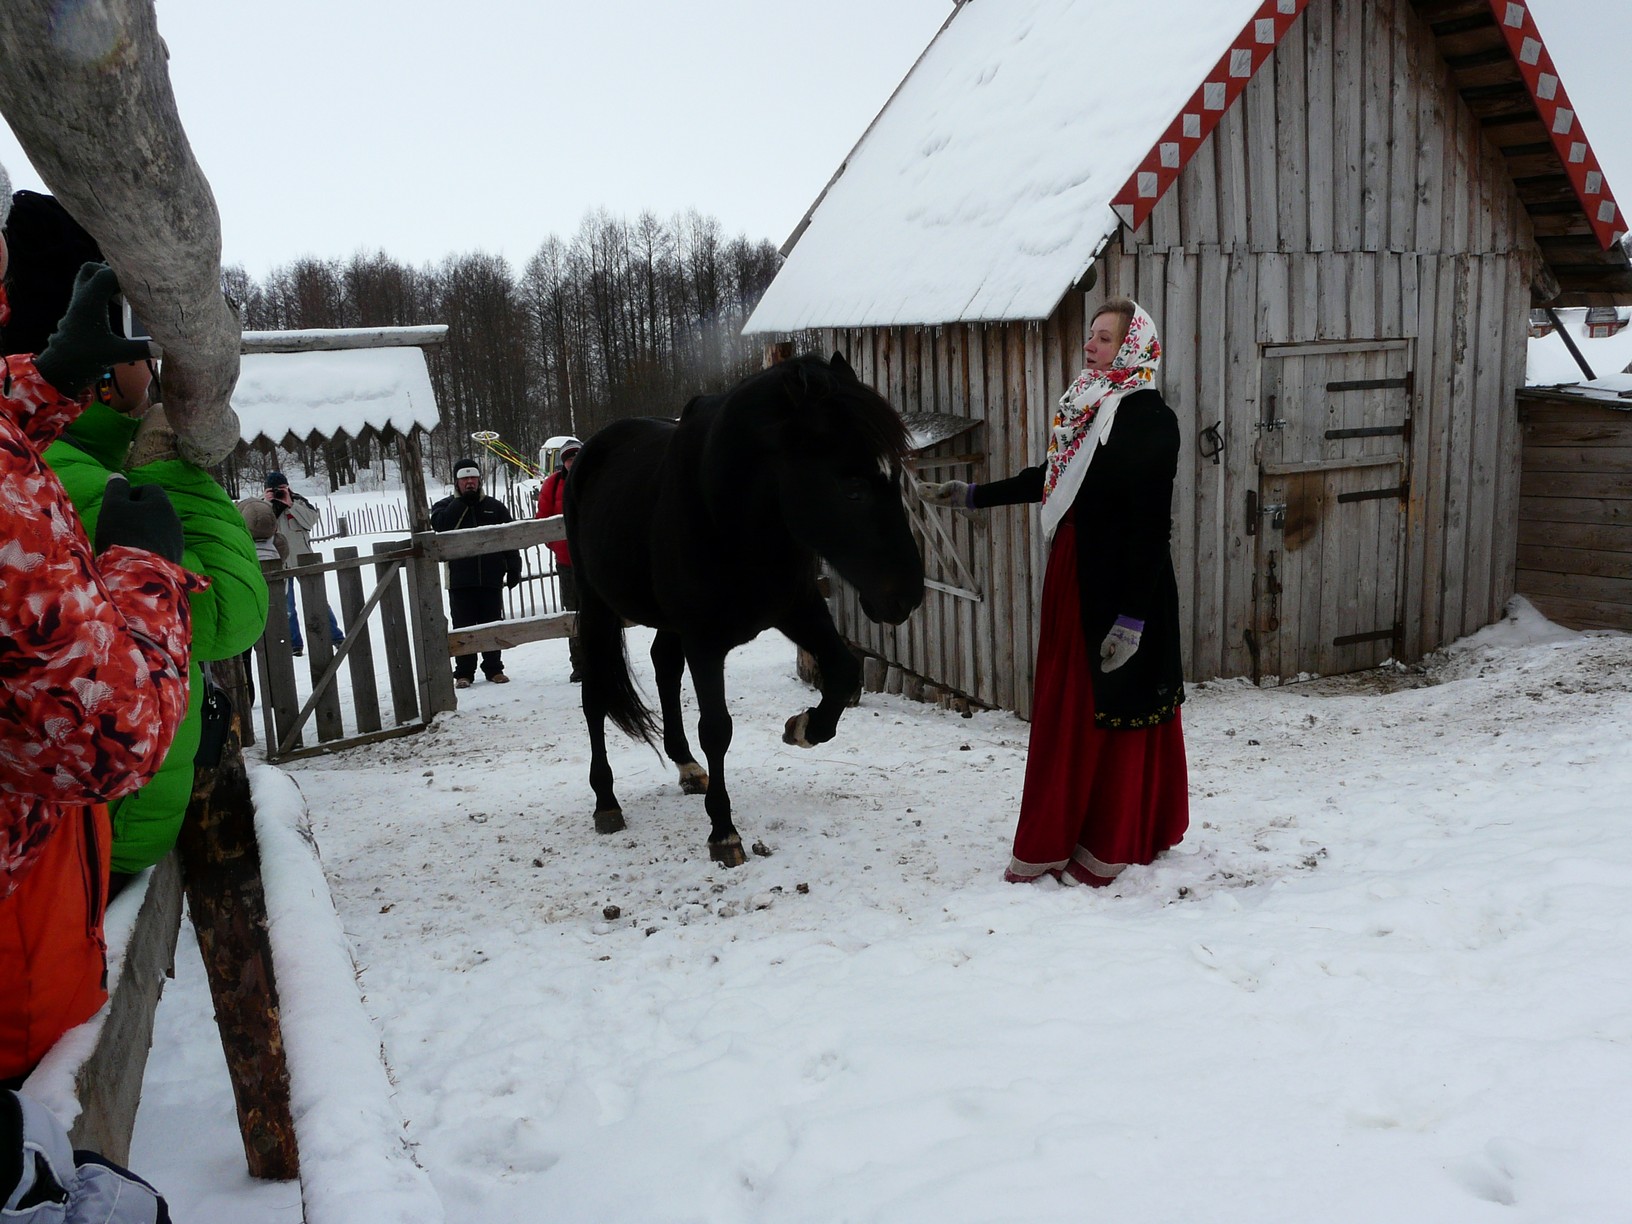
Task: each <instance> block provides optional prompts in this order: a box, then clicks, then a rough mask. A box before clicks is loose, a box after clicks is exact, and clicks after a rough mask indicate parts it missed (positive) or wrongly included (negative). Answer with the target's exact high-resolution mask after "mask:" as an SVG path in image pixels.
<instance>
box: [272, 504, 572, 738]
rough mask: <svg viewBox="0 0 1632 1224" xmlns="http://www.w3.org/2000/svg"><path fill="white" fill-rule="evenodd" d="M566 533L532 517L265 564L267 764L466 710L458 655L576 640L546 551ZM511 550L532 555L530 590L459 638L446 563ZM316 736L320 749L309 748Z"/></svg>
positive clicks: (527, 573)
mask: <svg viewBox="0 0 1632 1224" xmlns="http://www.w3.org/2000/svg"><path fill="white" fill-rule="evenodd" d="M564 538H565V528H564V527H563V525H562V522H561V520H560V518H552V519H526V520H523V521H520V522H514V523H506V524H503V525H501V526H497V527H481V528H472V529H468V530H462V531H456V532H449V533H446V534H438V533H436V532H434V531H421V532H415V533H414V534H413V535H411V536H409V537H408V538H406V539H401V540H386V541H381V542H378V543H376V544H374V545H373V547H372V548H371V550H370V551H369V552H368V553H366V554H365V553H362V552H361V551H360V550H359V549H358V548H355V547H351V546H341V547H339V548H336V549H335V550H334V558H333V560H329V561H325V560H323V559H322V558H321V557H319V556H316V555H314V554H308V555H306V556H304V557H300V558H298V559H297V562H298V563H297V564H296V565H294V566H293V567H291V568H288V569H280V568H278V566H277V565H276V563H268V564H267V567H266V578H267V588H268V592H269V596H270V602H269V606H270V608H271V612H270V614H269V615H268V617H267V625H266V632H265V634H264V635H263V636H262V638H261V640H260V642H259V643H258V644H257V645H256V648H255V669H256V676H257V681H258V684H257V694H258V697H259V704H260V707H261V716H262V718H261V721H262V727H263V733H264V737H265V744H266V757H267V760H269V761H273V762H278V761H288V760H295V759H298V758H301V757H307V756H312V755H316V754H319V753H329V752H335V751H338V750H340V749H344V748H350V747H355V746H357V745H360V744H367V743H373V742H375V741H378V740H382V739H389V738H392V737H394V736H399V735H407V734H412V733H413V732H416V731H421V730H423V729H424V728H425V727H426V726H428V725H429V724H430V722H431V720H432V719H433V718H434V717H435V716H436V715H437V714H439V713H441V712H443V711H445V710H453V709H456V708H457V707H458V701H457V698H456V697H455V694H454V687H453V673H452V671H451V669H450V667H449V665H448V660H449V659H450V658H451V657H452V656H454V655H460V654H468V653H471V652H473V651H482V650H499V649H508V648H510V647H513V646H519V645H522V644H524V643H527V642H535V641H541V640H544V639H547V638H560V637H566V636H569V635H570V634H571V633H572V631H573V627H574V625H575V623H576V622H575V618H574V617H573V615H572V613H570V612H567V611H565V610H563V609H562V608H561V605H560V597H559V593H558V590H557V575H556V572H555V569H554V565H553V558H551V557H550V553H549V552H548V551H547V549H546V548H545V547H544V546H545V545H546V544H547V543H548V542H549V541H551V540H560V539H564ZM511 548H515V549H519V550H521V551H522V553H523V555H524V557H525V558H526V559H527V560H526V564H525V566H524V570H523V579H524V580H523V583H522V585H521V586H520V587H518V588H517V589H516V590H514V591H511V592H509V593H508V610H509V614H510V619H507V620H504V621H498V622H494V623H492V624H488V625H472V626H468V627H466V628H462V629H459V630H457V631H455V632H452V633H450V632H449V629H448V622H447V615H446V612H445V610H444V603H443V593H442V563H443V562H446V561H451V560H454V559H456V558H459V557H471V556H476V555H478V554H481V553H489V552H499V551H503V550H506V549H511ZM330 574H333V575H334V576H335V585H336V587H337V588H338V590H339V596H340V599H339V607H338V608H335V609H334V614H335V616H336V619H337V622H338V624H339V625H340V626H341V629H342V632H343V634H344V637H343V640H342V641H340V642H339V643H338V644H337V643H334V642H333V641H332V640H331V637H330V631H329V614H330V610H331V607H332V605H331V603H330V598H329V584H328V575H330ZM289 583H294V584H295V586H296V592H297V602H298V605H299V608H300V615H301V626H302V631H303V636H304V638H305V643H304V645H305V652H304V666H305V670H306V672H307V676H306V681H307V683H305V684H301V683H300V682H299V681H298V680H297V674H296V673H297V660H296V656H295V654H294V650H293V645H292V642H291V641H290V634H289V623H288V618H287V616H286V615H285V613H284V609H285V607H286V606H287V605H286V600H287V598H288V595H287V585H288V584H289ZM381 661H383V675H382V674H381V670H382V669H381V667H380V663H381ZM342 669H344V674H345V675H346V676H347V677H348V679H349V681H350V708H349V709H346V708H344V706H345V703H344V702H343V701H342V696H341V685H340V683H339V680H340V677H341V675H342ZM312 733H315V738H316V743H309V742H308V738H309V735H310V734H312Z"/></svg>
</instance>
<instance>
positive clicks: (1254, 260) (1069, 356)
mask: <svg viewBox="0 0 1632 1224" xmlns="http://www.w3.org/2000/svg"><path fill="white" fill-rule="evenodd" d="M1124 15H1125V14H1124V10H1123V9H1121V8H1119V7H1118V6H1115V5H1112V4H1110V3H1097V2H1094V0H969V2H965V3H961V4H959V6H958V7H957V8H956V9H955V10H954V11H953V13H952V15H951V16H950V17H949V18H948V19H947V21H946V23H945V24H944V25H943V27H942V28H941V30H940V31H939V33H938V34H937V35H936V37H935V38H934V39H933V40H932V42H931V43H930V45H929V46H928V47H927V48H926V49H925V51H924V52H923V54H922V55H921V56H920V58H919V60H918V62H917V63H916V64H915V65H914V67H913V69H912V71H911V72H910V73H909V74H908V75H907V77H906V78H905V79H904V80H903V81H902V83H901V85H900V86H899V87H898V88H897V90H896V92H895V94H894V95H893V96H892V98H891V99H890V100H889V102H888V103H887V104H886V105H885V107H884V109H883V110H882V111H881V112H880V113H879V115H878V116H877V117H876V118H875V120H874V121H873V123H872V125H871V126H870V127H869V128H868V129H867V131H866V132H865V133H864V134H863V135H862V137H861V139H860V140H859V142H858V143H857V145H856V146H855V148H854V149H853V150H852V151H851V153H850V155H849V157H848V158H847V159H846V161H845V163H844V165H843V166H842V167H841V168H840V169H839V171H838V173H836V174H835V175H834V176H833V179H832V180H831V181H830V182H829V184H828V186H827V188H826V189H825V190H824V192H823V193H822V196H821V197H820V198H819V199H818V200H817V201H816V203H815V204H814V205H813V206H812V207H811V209H810V211H809V213H808V214H807V216H806V217H805V219H804V220H803V221H802V222H801V224H800V225H799V227H798V229H797V230H796V231H795V233H794V235H793V237H791V238H790V239H789V241H788V244H787V245H786V246H785V248H784V251H785V253H786V254H787V257H788V258H787V262H786V263H785V265H784V267H783V268H782V270H781V272H780V273H779V275H778V276H777V278H776V280H775V282H774V283H773V284H772V286H771V287H770V289H769V291H768V292H767V293H766V295H765V297H764V298H763V300H762V301H761V303H760V305H759V307H758V309H757V310H756V311H755V313H754V315H753V316H752V318H751V319H750V320H749V323H748V327H747V330H749V331H752V332H760V333H771V334H773V335H783V336H793V337H797V338H798V339H799V341H800V343H801V345H802V346H804V347H807V348H820V349H825V350H832V349H837V350H840V351H843V352H844V353H846V354H847V355H848V357H849V359H850V361H851V363H852V364H853V365H854V366H855V367H856V368H857V370H858V371H860V373H861V374H862V376H863V378H864V379H867V380H869V381H871V382H872V383H873V384H874V385H875V386H877V387H878V388H879V389H880V390H881V391H882V392H884V393H885V394H886V395H887V396H888V397H889V398H890V400H891V401H892V402H893V403H894V404H896V405H897V407H899V408H900V409H901V410H902V412H903V413H904V414H906V415H907V416H908V418H909V420H910V421H912V422H913V424H914V426H915V429H916V430H917V431H918V439H917V440H918V441H919V442H920V443H921V447H920V450H919V452H918V455H917V457H916V463H917V465H918V470H919V471H920V473H921V474H923V475H924V476H925V477H926V478H928V479H946V478H949V477H959V478H963V479H973V480H977V481H978V480H985V479H989V478H996V477H1001V476H1006V475H1009V474H1011V473H1013V472H1015V471H1018V470H1019V469H1020V468H1022V467H1025V466H1027V465H1030V464H1035V463H1038V462H1040V461H1041V459H1042V455H1043V448H1044V442H1045V432H1046V430H1047V427H1048V423H1049V420H1050V417H1051V415H1052V412H1053V409H1054V405H1055V402H1056V400H1057V399H1058V398H1059V396H1060V395H1061V394H1062V392H1063V391H1064V388H1065V386H1066V385H1067V383H1068V381H1069V380H1070V378H1071V377H1073V376H1074V375H1075V373H1076V372H1077V370H1078V368H1079V366H1080V362H1081V357H1080V350H1081V345H1082V341H1083V333H1084V330H1085V327H1086V325H1087V323H1088V321H1089V320H1090V319H1091V317H1092V314H1093V312H1094V309H1095V307H1096V305H1097V304H1098V303H1100V302H1102V301H1104V300H1105V299H1106V298H1108V297H1111V296H1128V297H1132V298H1134V299H1136V300H1137V301H1139V302H1140V303H1141V304H1142V305H1144V306H1145V307H1146V309H1148V310H1149V311H1150V313H1151V314H1152V316H1153V317H1154V318H1155V320H1156V323H1157V325H1158V327H1159V329H1160V330H1161V332H1162V335H1163V340H1164V347H1165V358H1164V366H1163V370H1162V373H1161V376H1160V380H1159V381H1160V385H1161V388H1162V390H1163V393H1164V394H1165V396H1166V398H1167V400H1168V402H1169V403H1170V404H1171V405H1172V406H1173V408H1174V410H1175V411H1176V412H1177V414H1178V416H1179V420H1180V425H1181V429H1182V430H1183V435H1184V438H1185V446H1184V451H1183V453H1182V454H1181V457H1180V469H1179V479H1178V484H1177V488H1176V491H1175V497H1174V534H1173V545H1172V546H1173V553H1174V558H1175V562H1176V565H1177V569H1178V573H1179V586H1180V599H1181V604H1182V617H1183V625H1184V629H1185V633H1184V638H1185V654H1186V666H1187V670H1188V674H1189V675H1190V677H1191V678H1193V679H1201V678H1206V677H1211V676H1252V677H1255V678H1262V679H1268V678H1271V677H1280V678H1283V679H1284V678H1292V677H1296V676H1298V675H1300V674H1303V673H1325V674H1331V673H1339V672H1346V671H1352V670H1356V669H1360V668H1365V667H1369V666H1373V665H1376V664H1378V663H1380V662H1382V661H1383V660H1385V659H1387V658H1389V657H1393V658H1396V659H1401V660H1410V659H1415V658H1417V657H1419V656H1420V655H1422V654H1423V653H1424V652H1426V651H1428V650H1431V649H1433V648H1435V647H1437V646H1439V645H1442V644H1444V643H1446V642H1449V641H1451V640H1453V639H1455V638H1456V637H1458V636H1460V635H1462V634H1465V633H1467V632H1469V631H1471V630H1473V629H1476V628H1478V627H1480V626H1481V625H1484V624H1486V623H1488V622H1489V621H1490V620H1492V619H1493V618H1494V617H1495V616H1496V615H1497V614H1498V613H1499V611H1500V609H1501V608H1502V606H1503V604H1504V602H1505V601H1506V600H1507V599H1508V597H1509V596H1510V595H1511V594H1512V593H1513V591H1514V570H1515V556H1516V551H1517V539H1516V536H1517V509H1518V498H1519V451H1520V445H1519V443H1520V438H1519V421H1518V416H1517V410H1516V401H1515V396H1516V393H1517V391H1518V390H1519V388H1520V387H1521V386H1522V384H1523V380H1524V368H1525V345H1526V341H1527V338H1528V335H1529V328H1530V314H1529V312H1530V309H1531V308H1532V306H1536V305H1552V306H1558V305H1579V306H1593V305H1614V304H1617V303H1620V302H1627V301H1632V266H1629V264H1628V259H1627V255H1626V252H1625V251H1624V250H1623V248H1622V246H1621V245H1620V243H1619V242H1618V241H1617V239H1619V238H1620V237H1621V235H1622V234H1623V233H1624V232H1625V230H1626V223H1625V220H1624V219H1623V217H1622V214H1621V212H1620V209H1619V208H1618V206H1617V205H1616V203H1615V201H1614V199H1613V197H1612V196H1611V195H1610V193H1609V189H1608V187H1607V185H1606V184H1605V183H1604V181H1603V175H1602V173H1601V172H1600V170H1599V168H1598V165H1597V161H1596V159H1595V157H1594V155H1593V152H1592V149H1591V147H1590V145H1589V144H1588V143H1587V141H1586V138H1585V136H1584V135H1583V133H1582V129H1581V124H1580V121H1579V120H1578V119H1577V118H1576V116H1575V113H1574V108H1573V107H1572V106H1571V104H1570V102H1569V98H1568V96H1567V94H1566V92H1565V89H1564V86H1563V84H1562V83H1561V82H1560V81H1559V80H1558V77H1557V75H1556V73H1555V72H1554V70H1553V65H1552V63H1551V59H1550V57H1549V56H1548V53H1547V50H1546V47H1545V45H1544V44H1543V42H1542V40H1541V35H1540V34H1539V32H1538V31H1537V29H1536V26H1535V23H1534V20H1533V18H1532V17H1531V15H1530V13H1529V11H1528V9H1527V7H1526V5H1525V4H1523V3H1518V2H1510V0H1267V2H1260V0H1146V2H1145V3H1143V4H1141V6H1140V8H1139V14H1138V22H1139V25H1140V26H1141V27H1142V28H1147V29H1157V30H1160V31H1161V38H1160V41H1159V44H1158V45H1157V49H1153V50H1152V51H1151V53H1149V54H1132V62H1134V63H1136V64H1137V67H1136V68H1130V69H1129V70H1126V71H1123V70H1119V68H1118V63H1117V57H1116V55H1115V54H1114V53H1110V54H1108V53H1107V52H1106V51H1105V50H1104V49H1103V48H1104V47H1105V38H1104V34H1105V31H1106V29H1107V28H1111V27H1118V26H1119V23H1121V22H1122V21H1123V17H1124ZM1118 45H1120V44H1118ZM1137 50H1138V48H1131V49H1130V53H1131V52H1136V51H1137ZM1102 61H1104V62H1103V63H1102ZM1105 69H1110V70H1105ZM915 513H916V514H917V516H918V518H919V520H920V522H921V524H922V531H923V535H924V543H925V553H926V568H927V569H928V572H929V576H930V579H931V586H932V590H931V592H930V594H929V595H928V597H927V599H926V602H925V606H924V608H923V609H922V610H921V611H920V612H919V613H918V614H916V615H914V616H913V617H912V618H911V619H909V620H908V621H907V622H906V623H905V624H903V625H901V626H899V627H895V628H890V627H884V626H878V625H874V624H871V623H870V622H868V621H867V620H866V619H865V618H864V617H862V615H861V614H860V612H859V609H858V608H857V607H856V605H855V602H854V600H853V598H852V597H851V596H850V595H849V594H848V593H847V592H846V591H845V590H844V589H843V587H842V584H839V585H837V589H836V592H835V596H834V603H835V608H836V614H837V616H838V618H839V620H840V623H841V629H842V631H843V632H844V633H845V634H846V635H847V636H848V637H849V638H850V640H852V641H853V642H854V643H856V644H857V645H858V647H860V648H861V649H862V650H864V651H866V652H867V653H869V654H871V655H876V656H878V657H880V658H881V659H882V660H884V661H885V662H886V663H889V664H893V665H896V666H898V667H899V668H901V669H902V670H903V671H904V672H906V673H909V674H912V675H915V676H918V677H922V678H923V679H925V680H927V681H929V682H930V683H933V684H934V685H936V686H938V687H940V688H942V689H943V690H950V691H952V692H955V693H958V694H962V695H965V696H967V697H969V698H972V699H975V700H977V701H980V702H982V703H985V704H989V705H997V706H1004V707H1008V708H1011V709H1014V710H1017V711H1020V712H1021V713H1022V714H1024V713H1027V712H1029V709H1030V702H1031V676H1032V665H1033V650H1034V644H1035V642H1036V635H1037V614H1038V606H1039V600H1038V596H1039V593H1040V587H1041V579H1042V573H1043V568H1044V565H1043V561H1044V558H1043V555H1042V545H1041V539H1040V532H1039V531H1038V529H1037V519H1036V515H1035V513H1034V512H1030V511H1027V510H1026V509H1024V508H1017V509H1009V510H996V511H991V512H983V513H982V514H981V516H979V519H978V521H976V520H972V519H970V518H969V517H968V516H966V515H963V514H958V513H954V512H950V511H945V510H939V509H932V508H929V507H926V506H922V505H918V506H916V507H915Z"/></svg>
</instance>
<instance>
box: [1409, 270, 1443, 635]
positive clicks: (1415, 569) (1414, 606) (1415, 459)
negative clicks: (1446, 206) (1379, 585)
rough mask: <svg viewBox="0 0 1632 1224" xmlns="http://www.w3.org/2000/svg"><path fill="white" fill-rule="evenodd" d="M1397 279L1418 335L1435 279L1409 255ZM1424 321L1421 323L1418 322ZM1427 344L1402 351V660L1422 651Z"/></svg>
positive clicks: (1429, 313) (1429, 390)
mask: <svg viewBox="0 0 1632 1224" xmlns="http://www.w3.org/2000/svg"><path fill="white" fill-rule="evenodd" d="M1400 268H1401V283H1402V288H1403V292H1404V294H1405V301H1404V302H1403V309H1404V311H1405V315H1404V318H1403V319H1402V321H1401V326H1402V328H1403V330H1404V331H1405V332H1406V333H1407V334H1408V335H1410V336H1417V335H1419V334H1420V333H1421V332H1422V331H1423V330H1424V328H1425V327H1426V328H1427V329H1428V330H1430V331H1431V330H1432V328H1433V326H1434V322H1433V320H1434V292H1435V289H1436V288H1437V281H1436V278H1435V277H1434V276H1433V275H1431V274H1425V273H1424V271H1423V268H1422V265H1421V263H1420V262H1419V261H1418V260H1417V259H1416V258H1415V257H1414V256H1410V255H1406V256H1403V257H1402V258H1401V260H1400ZM1425 320H1426V321H1427V322H1426V324H1425V322H1424V321H1425ZM1428 347H1429V346H1428V344H1427V343H1423V344H1418V343H1417V342H1416V341H1414V340H1413V341H1412V346H1411V349H1410V351H1409V352H1408V354H1407V356H1406V362H1407V367H1408V368H1409V369H1410V370H1411V371H1412V375H1413V384H1414V386H1413V394H1412V397H1411V405H1410V408H1411V443H1410V445H1409V447H1407V450H1406V474H1407V476H1408V478H1409V479H1410V482H1411V494H1410V496H1409V497H1408V498H1407V499H1406V503H1405V523H1404V525H1403V527H1402V531H1403V533H1404V534H1403V536H1402V538H1401V541H1400V553H1401V561H1400V608H1401V615H1400V620H1401V623H1402V625H1403V626H1404V630H1405V633H1404V637H1403V638H1402V639H1401V642H1400V654H1401V658H1402V659H1403V660H1405V661H1415V660H1417V659H1420V658H1421V657H1422V655H1423V651H1424V647H1423V642H1422V606H1423V556H1422V552H1423V529H1424V513H1423V509H1424V508H1423V501H1424V496H1423V482H1424V480H1425V479H1426V476H1427V472H1428V468H1427V466H1426V462H1425V460H1424V458H1423V456H1424V454H1425V453H1426V448H1427V445H1428V442H1429V439H1430V437H1431V431H1430V430H1429V428H1428V412H1427V410H1426V408H1425V407H1424V405H1425V404H1426V403H1427V401H1428V399H1429V397H1430V396H1431V395H1432V394H1433V393H1434V382H1433V374H1432V370H1433V365H1432V355H1431V354H1430V353H1429V352H1428Z"/></svg>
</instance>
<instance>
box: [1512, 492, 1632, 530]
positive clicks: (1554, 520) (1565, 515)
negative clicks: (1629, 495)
mask: <svg viewBox="0 0 1632 1224" xmlns="http://www.w3.org/2000/svg"><path fill="white" fill-rule="evenodd" d="M1575 523H1579V524H1582V525H1583V526H1603V527H1632V499H1629V500H1625V501H1611V500H1608V499H1604V498H1595V497H1521V498H1520V499H1519V530H1520V532H1521V533H1522V532H1523V531H1524V530H1525V528H1526V526H1527V525H1529V524H1537V525H1538V526H1542V525H1545V526H1549V527H1556V526H1559V525H1564V524H1575Z"/></svg>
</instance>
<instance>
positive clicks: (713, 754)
mask: <svg viewBox="0 0 1632 1224" xmlns="http://www.w3.org/2000/svg"><path fill="white" fill-rule="evenodd" d="M686 662H687V663H688V664H689V665H690V666H691V687H692V688H693V689H694V690H696V693H697V742H698V743H699V744H701V745H702V748H703V755H704V756H705V757H707V758H708V793H707V796H706V798H704V800H703V809H704V810H705V811H706V812H707V813H708V819H709V821H710V822H711V824H712V828H711V829H710V830H709V834H708V857H709V858H711V859H713V860H714V861H715V862H716V863H719V864H720V865H721V866H723V867H739V866H741V865H742V864H743V863H746V862H747V861H748V856H747V855H745V854H744V853H743V852H742V838H740V837H738V836H737V827H736V826H735V825H734V824H732V823H731V796H730V795H728V794H727V793H726V790H725V752H726V749H728V748H729V747H731V711H730V710H729V709H728V708H727V707H726V704H725V655H724V653H723V652H722V653H719V654H716V653H714V652H713V651H709V652H707V653H703V654H699V653H697V652H696V651H694V650H688V651H687V652H686Z"/></svg>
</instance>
